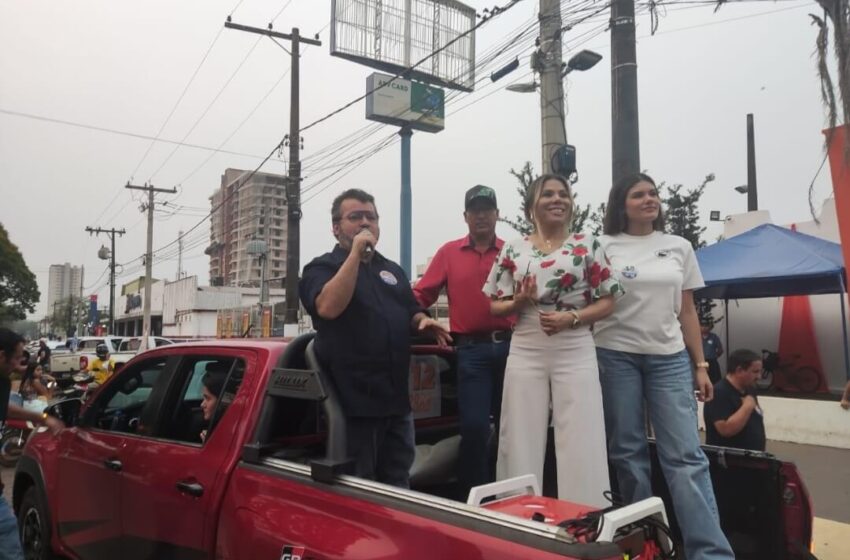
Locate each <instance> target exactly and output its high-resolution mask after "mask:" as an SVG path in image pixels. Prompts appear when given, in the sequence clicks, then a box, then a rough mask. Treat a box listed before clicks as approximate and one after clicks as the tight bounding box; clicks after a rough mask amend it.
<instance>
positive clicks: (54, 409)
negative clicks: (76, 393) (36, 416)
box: [45, 399, 83, 427]
mask: <svg viewBox="0 0 850 560" xmlns="http://www.w3.org/2000/svg"><path fill="white" fill-rule="evenodd" d="M82 407H83V399H65V400H62V401H59V402H57V403H54V404H52V405H50V406H48V407H47V409H46V410H45V412H47V414H49V415H51V416H55V417H56V418H58V419H59V420H62V422H64V423H65V425H66V426H69V427H70V426H74V425H76V424H77V421H78V420H79V416H80V409H82Z"/></svg>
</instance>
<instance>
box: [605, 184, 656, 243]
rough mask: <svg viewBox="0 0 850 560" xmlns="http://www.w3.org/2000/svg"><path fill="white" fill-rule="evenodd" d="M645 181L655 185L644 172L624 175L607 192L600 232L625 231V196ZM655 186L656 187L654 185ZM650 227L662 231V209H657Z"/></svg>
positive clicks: (608, 233)
mask: <svg viewBox="0 0 850 560" xmlns="http://www.w3.org/2000/svg"><path fill="white" fill-rule="evenodd" d="M641 181H646V182H647V183H649V184H650V185H652V186H653V187H656V185H655V181H654V180H653V179H652V177H650V176H649V175H647V174H646V173H633V174H631V175H626V176H625V177H623V178H622V179H620V180H619V181H617V183H616V184H614V186H613V187H611V192H609V193H608V205H607V206H606V207H605V219H604V221H603V224H602V232H603V233H604V234H605V235H617V234H620V233H623V232H624V231H626V229H627V228H628V225H629V218H628V217H627V216H626V197H627V196H628V194H629V191H630V190H631V188H632V187H634V186H635V185H637V184H638V183H640V182H641ZM656 188H657V187H656ZM652 229H654V230H655V231H664V209H663V208H659V209H658V217H657V218H655V221H653V222H652Z"/></svg>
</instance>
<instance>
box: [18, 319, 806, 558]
mask: <svg viewBox="0 0 850 560" xmlns="http://www.w3.org/2000/svg"><path fill="white" fill-rule="evenodd" d="M310 339H311V337H310V335H305V336H302V337H299V338H297V339H295V340H294V341H292V342H290V343H288V344H286V343H284V342H275V341H256V340H236V341H214V342H208V343H193V344H177V345H173V346H165V347H162V348H156V349H153V350H150V351H148V352H145V353H143V354H140V355H138V356H136V357H135V358H134V359H132V360H131V361H130V362H128V363H127V365H126V366H125V367H124V368H123V369H122V370H121V371H120V372H118V373H117V374H116V375H115V376H113V378H112V379H110V380H109V381H108V382H107V383H106V384H105V385H104V386H103V387H101V388H100V389H99V390H98V391H97V392H96V393H95V394H93V395H92V396H90V397H89V398H88V399H87V401H86V402H85V403H84V404H83V403H82V402H81V401H78V400H72V401H66V402H63V403H60V404H58V405H55V406H54V407H53V412H54V413H56V414H57V415H59V416H61V417H63V419H64V420H65V421H66V423H67V424H68V426H69V427H68V429H66V430H63V431H62V432H60V433H59V434H58V435H56V436H53V435H51V434H49V433H48V432H41V433H37V434H35V435H33V436H32V438H31V439H30V441H29V442H28V444H27V447H26V449H25V451H24V455H23V457H22V458H21V460H20V461H19V463H18V467H17V471H16V473H15V479H14V491H13V505H14V508H15V511H16V512H17V515H18V519H19V523H20V526H21V532H22V539H23V542H24V546H25V549H26V552H27V558H28V560H29V559H37V560H47V559H50V558H55V557H57V556H63V557H70V558H78V559H85V560H88V559H92V560H95V559H107V558H108V559H114V558H120V559H122V560H135V559H157V560H162V559H164V560H167V559H201V558H208V559H213V558H215V559H227V560H242V559H246V560H247V559H251V560H256V559H263V558H269V559H274V560H298V559H299V558H303V559H308V558H311V559H331V558H351V559H376V558H381V559H390V558H398V559H401V558H403V559H411V560H416V559H426V558H427V559H429V560H430V559H433V558H438V559H441V560H443V559H459V560H460V559H464V560H467V559H472V558H482V559H488V560H489V559H505V560H507V559H508V558H511V559H514V558H525V559H532V560H554V559H556V558H560V559H565V558H568V559H611V560H614V559H616V560H621V559H622V558H624V553H625V554H629V555H630V557H631V558H641V557H643V558H646V557H647V556H646V555H645V554H644V556H641V554H642V551H643V550H644V548H642V547H643V546H646V545H645V543H644V542H643V540H641V539H642V538H643V536H645V535H646V534H649V533H647V532H645V531H643V530H642V529H640V530H636V529H635V528H636V527H638V526H637V525H635V526H629V527H626V528H625V530H623V531H620V532H618V533H617V534H616V536H615V537H614V538H613V539H611V540H613V541H614V542H585V541H586V540H587V539H576V538H575V536H574V535H575V532H573V531H570V530H566V529H564V528H562V527H559V526H558V522H559V521H563V520H564V519H551V518H549V517H547V515H550V516H557V515H562V516H568V517H569V516H572V515H574V516H579V517H580V516H582V515H585V514H586V513H587V512H588V509H587V508H581V506H580V505H575V504H566V503H564V502H558V501H550V502H549V503H548V506H547V507H548V509H546V508H544V509H543V513H544V514H545V515H542V514H540V513H539V512H538V513H537V514H536V515H533V512H532V511H529V510H528V509H527V508H526V509H525V510H523V509H522V508H521V507H520V508H519V509H518V508H517V507H515V506H516V504H513V505H512V506H508V505H505V504H508V503H509V502H510V499H508V500H507V501H505V500H496V501H494V502H490V503H486V504H484V505H483V506H481V505H469V504H467V503H465V502H463V501H459V500H458V498H459V496H457V491H456V487H455V484H454V477H453V471H454V468H453V467H454V459H455V457H456V454H457V437H458V436H457V418H456V412H457V405H456V400H455V395H456V382H455V370H454V357H453V354H452V353H451V352H450V351H445V350H439V349H437V348H434V347H417V348H416V350H415V352H414V353H415V356H414V358H413V360H412V366H411V393H412V394H411V400H412V402H413V405H414V409H415V415H416V417H417V420H416V431H417V459H416V463H415V464H414V466H413V468H412V471H411V486H412V488H411V490H403V489H399V488H393V487H390V486H386V485H383V484H380V483H376V482H373V481H368V480H363V479H360V478H357V477H354V476H350V475H347V474H344V473H345V471H346V468H347V466H348V462H347V460H346V457H345V452H344V450H345V422H344V418H343V415H342V413H341V409H340V407H339V403H338V400H337V398H336V395H335V392H334V389H333V386H332V385H331V384H330V383H329V382H328V380H327V379H326V378H325V377H324V374H323V373H322V372H321V371H320V370H319V368H318V367H317V364H316V360H315V356H313V355H312V349H311V347H310ZM211 363H215V366H216V368H217V369H219V370H221V369H222V366H223V367H224V368H226V371H228V374H227V381H226V382H225V386H224V389H223V391H222V394H221V396H220V397H219V399H218V403H217V406H216V409H215V412H214V416H213V418H212V419H211V421H210V422H205V421H204V420H203V414H202V411H201V409H200V402H201V378H202V377H203V375H204V373H205V372H206V371H207V368H208V367H209V366H210V364H211ZM205 429H206V430H207V436H206V438H205V440H204V441H203V442H202V440H201V437H200V433H201V431H203V430H205ZM707 453H709V455H710V457H711V460H712V470H713V472H714V474H715V477H716V478H715V482H716V484H717V485H718V486H717V488H718V500H719V503H720V507H721V511H722V512H723V515H724V528H725V529H726V530H727V533H728V534H729V535H730V538H731V540H732V541H733V543H735V546H736V547H737V548H738V552H739V556H738V557H739V558H747V557H749V558H789V559H790V558H806V557H808V556H807V550H808V547H809V544H810V540H811V523H812V511H811V504H810V502H809V498H808V495H807V493H806V490H805V487H804V485H803V483H802V481H801V480H800V478H799V476H798V474H797V471H796V469H794V467H793V465H790V464H785V463H782V462H781V461H778V460H777V459H775V458H773V457H772V456H769V455H766V454H750V453H742V452H733V451H731V450H718V449H712V448H708V449H707ZM742 489H744V490H742ZM659 493H660V495H662V496H663V495H664V489H663V488H661V487H660V488H659ZM733 494H734V495H735V501H734V507H733V506H730V505H724V504H727V503H728V504H732V502H730V501H729V499H728V498H730V497H731V496H732V495H733ZM514 499H515V498H514ZM552 504H554V505H555V507H554V508H553V507H551V506H552ZM544 505H545V504H544ZM529 507H531V508H534V507H536V506H535V504H531V505H530V506H529ZM668 508H669V506H668ZM552 511H555V512H560V513H551V512H552ZM618 511H620V512H622V511H623V510H618ZM667 511H668V514H671V513H673V512H672V510H670V509H668V510H667ZM547 512H548V513H547ZM565 512H566V513H565ZM614 513H617V512H616V511H615V512H614ZM672 524H673V525H675V520H674V519H673V520H672ZM674 530H675V529H674ZM653 538H655V537H653ZM659 540H660V541H664V539H659Z"/></svg>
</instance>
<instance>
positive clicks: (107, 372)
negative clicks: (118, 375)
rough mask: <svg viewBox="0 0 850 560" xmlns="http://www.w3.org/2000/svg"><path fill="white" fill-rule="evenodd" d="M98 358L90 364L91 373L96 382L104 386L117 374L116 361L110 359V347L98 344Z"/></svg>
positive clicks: (95, 351) (96, 349)
mask: <svg viewBox="0 0 850 560" xmlns="http://www.w3.org/2000/svg"><path fill="white" fill-rule="evenodd" d="M94 353H95V354H97V358H95V359H94V360H92V362H91V363H90V364H89V373H91V374H92V376H93V377H94V382H95V383H97V384H98V385H103V384H104V383H105V382H106V380H107V379H109V378H110V377H111V376H112V374H113V373H114V372H115V360H113V359H112V358H110V357H109V346H107V345H106V344H103V343H101V344H98V345H97V347H96V348H95V349H94Z"/></svg>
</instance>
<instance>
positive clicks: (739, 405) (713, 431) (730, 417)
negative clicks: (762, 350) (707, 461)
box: [703, 350, 766, 451]
mask: <svg viewBox="0 0 850 560" xmlns="http://www.w3.org/2000/svg"><path fill="white" fill-rule="evenodd" d="M727 370H728V373H727V374H726V377H725V378H724V379H722V380H720V382H719V383H717V384H716V385H715V386H714V399H712V400H711V401H709V402H707V403H705V409H704V410H703V416H704V418H705V434H706V438H705V442H706V443H707V444H709V445H719V446H723V447H735V448H738V449H751V450H753V451H764V449H765V443H766V437H765V433H764V416H763V414H762V410H761V406H759V403H758V399H757V398H756V392H755V389H756V381H758V379H759V378H760V377H761V370H762V363H761V356H759V355H758V354H756V353H755V352H753V351H751V350H735V351H734V352H732V353H731V354H730V355H729V358H728V360H727Z"/></svg>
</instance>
